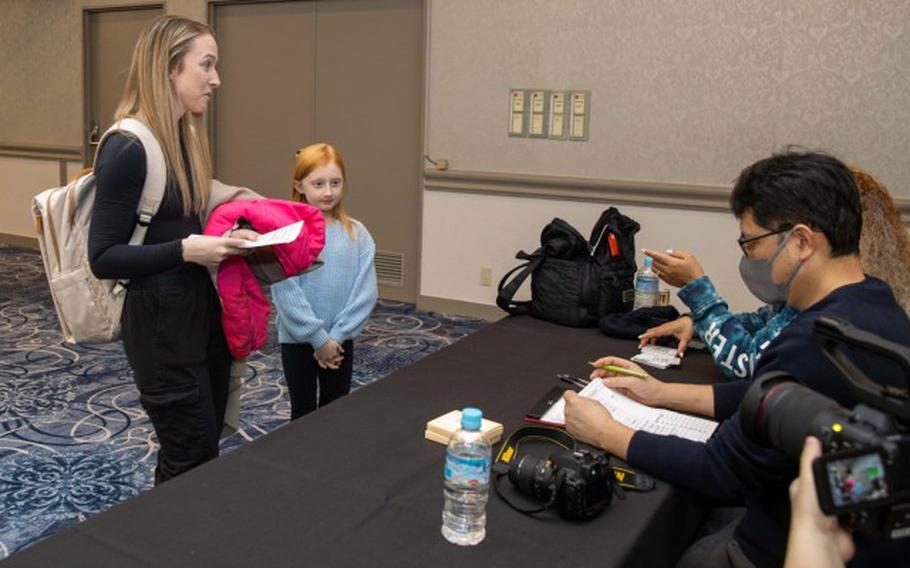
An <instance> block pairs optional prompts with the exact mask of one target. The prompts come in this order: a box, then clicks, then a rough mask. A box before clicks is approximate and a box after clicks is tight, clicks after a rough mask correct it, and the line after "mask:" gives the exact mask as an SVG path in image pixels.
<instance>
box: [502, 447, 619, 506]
mask: <svg viewBox="0 0 910 568" xmlns="http://www.w3.org/2000/svg"><path fill="white" fill-rule="evenodd" d="M509 480H510V481H511V482H512V483H513V484H514V485H515V487H517V488H518V490H519V491H520V492H521V493H524V494H525V495H529V496H531V497H534V498H535V499H537V500H539V501H543V502H545V503H546V507H547V508H549V507H553V506H555V508H556V510H557V512H559V514H560V515H561V516H563V517H564V518H566V519H590V518H591V517H593V516H595V515H597V514H598V513H600V512H601V511H603V510H604V508H606V506H607V505H609V504H610V502H611V501H612V499H613V480H614V477H613V469H612V467H611V466H610V458H609V457H608V456H607V455H606V454H604V453H602V452H593V451H588V450H578V451H575V452H571V453H569V452H563V453H558V454H553V455H552V456H550V457H549V458H539V457H536V456H532V455H525V456H522V457H521V458H520V459H518V460H516V461H513V462H512V463H511V464H510V466H509Z"/></svg>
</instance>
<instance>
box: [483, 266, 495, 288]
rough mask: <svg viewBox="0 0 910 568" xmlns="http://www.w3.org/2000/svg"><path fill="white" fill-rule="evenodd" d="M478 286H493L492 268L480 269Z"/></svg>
mask: <svg viewBox="0 0 910 568" xmlns="http://www.w3.org/2000/svg"><path fill="white" fill-rule="evenodd" d="M480 285H481V286H492V285H493V269H492V268H485V267H484V268H481V269H480Z"/></svg>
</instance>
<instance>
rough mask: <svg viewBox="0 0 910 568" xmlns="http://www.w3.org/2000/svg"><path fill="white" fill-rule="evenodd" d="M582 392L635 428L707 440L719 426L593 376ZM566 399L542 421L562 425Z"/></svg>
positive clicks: (581, 393) (546, 413)
mask: <svg viewBox="0 0 910 568" xmlns="http://www.w3.org/2000/svg"><path fill="white" fill-rule="evenodd" d="M578 395H579V396H584V397H587V398H591V399H594V400H596V401H597V402H599V403H601V404H602V405H604V407H605V408H606V409H607V410H609V411H610V414H612V415H613V418H614V419H615V420H617V421H618V422H620V423H621V424H623V425H625V426H628V427H629V428H632V429H634V430H643V431H645V432H651V433H652V434H663V435H666V436H679V437H680V438H686V439H687V440H692V441H694V442H705V441H707V440H708V438H710V437H711V434H713V433H714V430H716V429H717V422H715V421H713V420H708V419H706V418H698V417H697V416H689V415H688V414H682V413H681V412H675V411H673V410H667V409H665V408H652V407H650V406H647V405H645V404H641V403H640V402H636V401H634V400H632V399H631V398H629V397H627V396H625V395H624V394H622V393H619V392H617V391H615V390H613V389H611V388H609V387H607V386H605V385H604V384H603V381H600V380H593V381H591V382H590V383H588V386H586V387H585V388H583V389H582V390H581V391H580V392H579V393H578ZM565 408H566V401H565V400H564V399H562V398H560V399H559V400H558V401H556V402H555V403H553V406H551V407H550V409H549V410H547V411H546V412H545V413H544V415H543V416H541V417H540V420H541V422H548V423H551V424H558V425H563V424H565V423H566V417H565Z"/></svg>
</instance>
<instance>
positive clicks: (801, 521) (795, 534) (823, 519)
mask: <svg viewBox="0 0 910 568" xmlns="http://www.w3.org/2000/svg"><path fill="white" fill-rule="evenodd" d="M821 455H822V445H821V442H820V441H819V440H818V439H817V438H815V437H813V436H809V437H808V438H806V442H805V446H804V447H803V452H802V455H800V459H799V477H798V478H796V479H794V480H793V483H791V484H790V505H791V509H792V520H791V521H790V537H789V539H788V543H787V560H786V565H785V568H791V567H792V568H797V567H799V566H806V565H809V564H817V565H820V566H843V565H844V562H847V561H848V560H850V559H851V558H852V557H853V554H854V552H855V547H854V545H853V538H852V537H851V536H850V533H848V532H847V531H845V530H844V529H842V528H841V527H840V525H839V524H838V522H837V517H834V516H826V515H825V514H824V513H822V511H821V509H820V508H819V506H818V498H817V497H816V488H815V477H814V475H813V472H812V464H813V461H814V460H815V459H817V458H818V457H820V456H821Z"/></svg>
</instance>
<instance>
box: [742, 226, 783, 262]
mask: <svg viewBox="0 0 910 568" xmlns="http://www.w3.org/2000/svg"><path fill="white" fill-rule="evenodd" d="M792 228H793V227H786V228H783V229H778V230H776V231H770V232H768V233H764V234H762V235H758V236H757V237H749V238H748V239H746V238H743V237H740V238H738V239H736V244H738V245H739V248H740V249H742V251H743V254H744V255H746V256H749V251H750V250H751V249H752V247H747V246H746V245H748V244H749V243H753V242H755V241H757V240H759V239H763V238H765V237H770V236H771V235H779V234H781V233H786V232H787V231H789V230H790V229H792Z"/></svg>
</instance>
